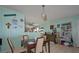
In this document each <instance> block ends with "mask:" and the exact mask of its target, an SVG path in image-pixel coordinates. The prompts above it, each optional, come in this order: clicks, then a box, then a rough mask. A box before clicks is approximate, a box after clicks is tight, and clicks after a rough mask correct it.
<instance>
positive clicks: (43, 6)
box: [41, 5, 47, 21]
mask: <svg viewBox="0 0 79 59" xmlns="http://www.w3.org/2000/svg"><path fill="white" fill-rule="evenodd" d="M41 17H42V19H43V20H44V21H46V20H47V15H46V13H45V5H42V14H41Z"/></svg>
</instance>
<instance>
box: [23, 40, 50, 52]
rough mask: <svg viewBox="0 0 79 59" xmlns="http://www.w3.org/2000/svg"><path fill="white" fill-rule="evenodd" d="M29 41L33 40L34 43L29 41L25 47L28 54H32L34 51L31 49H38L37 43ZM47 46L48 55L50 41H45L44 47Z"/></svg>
mask: <svg viewBox="0 0 79 59" xmlns="http://www.w3.org/2000/svg"><path fill="white" fill-rule="evenodd" d="M29 40H32V41H28V44H27V42H26V43H25V44H24V45H25V47H24V48H26V47H27V52H28V53H31V52H32V51H31V49H32V48H36V42H35V41H34V39H29ZM46 44H47V46H48V47H47V49H48V53H50V40H46V41H44V43H43V46H44V45H46Z"/></svg>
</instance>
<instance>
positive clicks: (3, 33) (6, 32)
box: [0, 6, 79, 52]
mask: <svg viewBox="0 0 79 59" xmlns="http://www.w3.org/2000/svg"><path fill="white" fill-rule="evenodd" d="M9 13H10V14H16V19H17V20H18V22H17V24H18V25H17V26H18V27H17V28H16V29H15V28H14V27H13V23H12V19H13V17H4V16H3V15H4V14H9ZM20 19H24V15H23V14H22V13H19V12H18V11H15V10H11V9H8V8H4V7H2V6H0V37H1V38H2V39H3V44H2V46H1V50H0V52H6V51H7V50H8V49H9V46H8V43H7V40H6V39H7V37H8V36H10V39H12V40H13V41H14V42H15V47H20V46H21V37H22V35H24V34H27V35H29V37H30V39H32V38H35V37H38V36H39V35H40V34H39V33H36V32H24V22H21V21H20ZM26 19H27V17H26ZM78 20H79V16H71V17H64V18H60V19H56V20H53V21H52V20H47V21H43V22H42V23H40V24H39V25H40V26H42V27H44V29H45V31H46V32H52V30H50V25H51V24H52V25H57V24H63V23H67V22H71V23H72V36H73V40H74V46H76V45H77V44H78V42H79V41H78V40H79V39H78V38H77V34H78V30H77V21H78ZM7 22H10V23H11V27H10V29H7V27H6V25H5V24H6V23H7ZM57 30H58V31H59V32H60V31H61V29H59V28H58V29H57Z"/></svg>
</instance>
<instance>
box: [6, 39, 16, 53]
mask: <svg viewBox="0 0 79 59" xmlns="http://www.w3.org/2000/svg"><path fill="white" fill-rule="evenodd" d="M7 42H8V44H9V47H10V49H11V52H12V53H13V52H14V48H15V47H14V45H13V43H12V41H11V40H10V39H8V38H7Z"/></svg>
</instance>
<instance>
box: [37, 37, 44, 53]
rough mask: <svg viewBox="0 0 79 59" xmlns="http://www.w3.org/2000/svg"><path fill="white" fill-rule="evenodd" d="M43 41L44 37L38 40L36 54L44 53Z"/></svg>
mask: <svg viewBox="0 0 79 59" xmlns="http://www.w3.org/2000/svg"><path fill="white" fill-rule="evenodd" d="M43 41H44V37H40V38H37V44H36V53H41V52H43Z"/></svg>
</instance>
